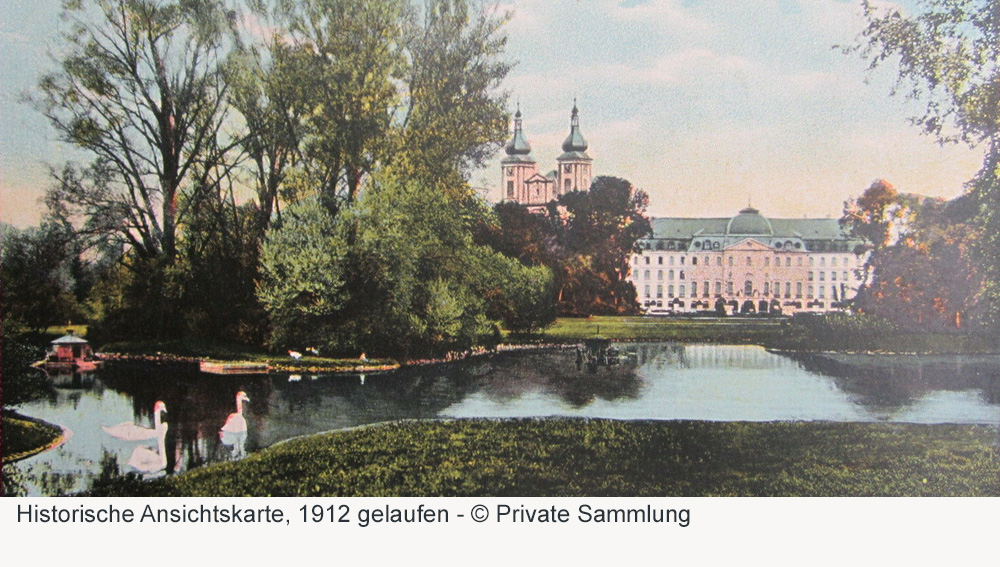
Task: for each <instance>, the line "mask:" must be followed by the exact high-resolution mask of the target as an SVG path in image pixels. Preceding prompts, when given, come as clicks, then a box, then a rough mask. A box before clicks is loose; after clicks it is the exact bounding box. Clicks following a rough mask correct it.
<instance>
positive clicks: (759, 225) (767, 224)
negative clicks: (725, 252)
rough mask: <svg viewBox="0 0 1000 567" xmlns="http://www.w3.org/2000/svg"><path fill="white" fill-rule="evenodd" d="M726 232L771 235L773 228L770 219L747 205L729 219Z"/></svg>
mask: <svg viewBox="0 0 1000 567" xmlns="http://www.w3.org/2000/svg"><path fill="white" fill-rule="evenodd" d="M726 234H738V235H764V236H773V235H774V229H773V228H772V227H771V221H769V220H767V218H765V217H764V215H762V214H760V211H758V210H757V209H755V208H753V207H747V208H745V209H743V210H742V211H740V212H739V214H738V215H736V216H735V217H733V218H732V219H730V220H729V224H728V225H727V226H726Z"/></svg>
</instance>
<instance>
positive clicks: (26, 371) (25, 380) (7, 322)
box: [0, 319, 53, 408]
mask: <svg viewBox="0 0 1000 567" xmlns="http://www.w3.org/2000/svg"><path fill="white" fill-rule="evenodd" d="M0 326H2V331H0V346H2V353H0V357H2V358H0V364H2V368H0V372H2V378H3V380H2V382H0V399H2V400H3V407H5V408H14V407H18V406H20V405H23V404H26V403H28V402H31V401H34V400H37V399H40V398H44V397H46V396H48V395H50V394H52V392H53V388H52V384H51V383H50V382H49V380H48V378H47V377H46V376H45V373H44V372H42V371H41V370H38V369H36V368H34V367H32V366H31V365H32V363H34V362H37V361H39V360H41V359H42V358H43V356H44V350H43V349H41V348H38V347H36V346H34V345H33V341H31V340H30V335H28V334H27V333H25V332H24V329H23V328H22V327H20V326H19V324H18V323H17V321H16V320H13V319H3V321H0Z"/></svg>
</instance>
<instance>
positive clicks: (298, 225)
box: [259, 170, 551, 358]
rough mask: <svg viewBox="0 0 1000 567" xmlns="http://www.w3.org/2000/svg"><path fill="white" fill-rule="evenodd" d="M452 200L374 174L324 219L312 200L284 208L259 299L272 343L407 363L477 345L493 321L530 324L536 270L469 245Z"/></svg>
mask: <svg viewBox="0 0 1000 567" xmlns="http://www.w3.org/2000/svg"><path fill="white" fill-rule="evenodd" d="M464 193H466V192H465V191H463V190H449V189H446V188H441V187H435V186H428V185H426V182H425V181H420V180H418V179H417V178H415V177H414V176H412V175H408V174H407V175H399V174H395V173H393V172H391V171H388V170H384V171H379V172H377V173H376V174H375V175H374V176H373V177H372V180H371V182H370V185H369V187H368V188H367V190H366V191H365V192H364V194H363V195H362V196H361V198H360V199H359V200H358V202H357V203H356V204H354V205H353V206H350V207H348V208H345V209H342V210H341V211H339V212H338V214H337V215H336V216H333V215H331V214H330V213H329V211H327V210H326V209H325V208H324V207H322V206H320V205H319V204H318V202H317V201H316V200H315V199H313V200H306V201H302V202H301V203H298V204H296V205H293V206H292V207H290V208H288V209H287V210H286V213H285V221H284V222H283V223H282V225H281V226H277V227H274V228H272V230H271V231H270V232H269V234H268V238H267V241H266V243H265V246H264V253H263V264H264V267H263V272H264V274H265V278H264V279H263V280H262V282H261V286H260V292H259V294H260V297H261V301H262V302H263V303H264V304H265V306H266V307H267V309H268V312H269V314H270V316H271V324H272V327H273V329H274V334H273V337H272V342H273V344H274V346H275V347H282V348H284V347H289V346H296V345H301V344H317V345H319V346H322V347H324V348H326V349H327V350H329V351H331V352H340V353H344V354H350V355H353V356H357V354H358V353H360V352H368V353H373V352H374V353H377V354H383V355H394V356H404V357H408V358H410V357H414V356H423V355H426V354H438V355H440V354H443V353H444V352H446V351H449V350H463V349H468V348H470V347H472V346H475V345H481V344H485V343H487V342H489V341H490V340H492V337H494V336H495V335H496V333H498V330H497V326H498V324H499V322H500V321H501V320H505V321H508V322H509V323H510V324H511V326H512V327H514V328H517V329H518V330H522V329H530V328H532V327H535V326H538V325H540V324H542V323H541V322H542V321H544V320H545V317H546V313H545V312H544V310H541V311H539V312H538V313H535V312H533V310H532V309H533V307H534V306H536V305H539V304H541V305H543V306H544V304H545V301H543V300H539V297H543V298H544V297H547V294H548V293H550V292H549V290H548V286H549V285H550V282H551V276H550V275H549V272H548V270H547V269H545V268H540V269H539V268H528V267H525V266H522V265H521V264H520V263H518V262H517V261H515V260H511V259H508V258H506V257H504V256H503V255H501V254H499V253H497V252H495V251H493V250H491V249H489V248H488V247H486V246H481V245H477V244H476V243H475V242H474V241H473V239H472V231H471V226H470V222H469V221H468V220H467V219H466V214H467V213H468V211H470V210H478V209H477V208H474V207H469V206H468V205H467V204H465V203H463V202H461V201H460V200H459V199H457V198H456V197H455V196H454V195H458V194H464Z"/></svg>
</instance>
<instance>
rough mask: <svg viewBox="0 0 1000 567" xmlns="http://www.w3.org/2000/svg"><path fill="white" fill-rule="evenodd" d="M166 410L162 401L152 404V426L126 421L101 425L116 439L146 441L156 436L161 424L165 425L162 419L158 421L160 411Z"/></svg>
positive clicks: (164, 411)
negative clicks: (111, 424)
mask: <svg viewBox="0 0 1000 567" xmlns="http://www.w3.org/2000/svg"><path fill="white" fill-rule="evenodd" d="M161 412H162V413H166V412H167V405H166V404H164V403H163V402H156V405H154V406H153V428H152V429H150V428H148V427H143V426H141V425H136V424H134V423H131V422H128V421H126V422H125V423H119V424H118V425H113V426H111V427H108V426H105V425H102V426H101V429H103V430H104V431H105V432H106V433H107V434H108V435H111V436H112V437H117V438H118V439H124V440H125V441H147V440H149V439H154V438H156V435H157V432H158V431H159V430H160V427H161V426H165V425H166V424H164V423H163V422H162V421H160V413H161Z"/></svg>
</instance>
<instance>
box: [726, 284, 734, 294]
mask: <svg viewBox="0 0 1000 567" xmlns="http://www.w3.org/2000/svg"><path fill="white" fill-rule="evenodd" d="M726 294H727V295H732V294H733V282H726Z"/></svg>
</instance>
